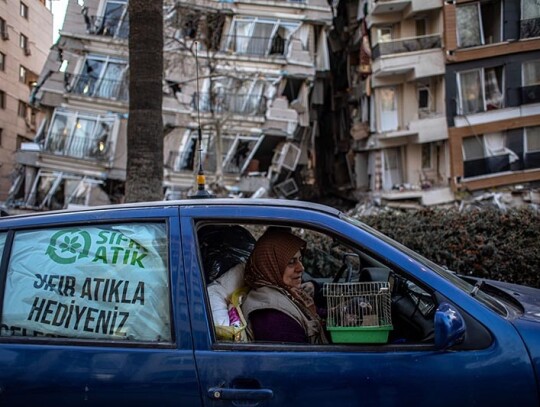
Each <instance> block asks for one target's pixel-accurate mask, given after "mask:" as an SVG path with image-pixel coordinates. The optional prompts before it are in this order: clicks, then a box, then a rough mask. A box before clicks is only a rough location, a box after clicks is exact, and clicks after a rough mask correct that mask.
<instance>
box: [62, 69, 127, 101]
mask: <svg viewBox="0 0 540 407" xmlns="http://www.w3.org/2000/svg"><path fill="white" fill-rule="evenodd" d="M70 79H73V82H71V83H72V84H73V85H72V86H68V88H67V90H68V92H69V93H74V94H76V95H81V96H87V97H92V98H100V99H109V100H118V101H122V102H127V100H128V98H129V96H128V85H127V83H126V81H119V80H113V79H105V78H101V79H99V78H95V77H92V76H90V75H72V76H71V77H70ZM68 82H69V81H68Z"/></svg>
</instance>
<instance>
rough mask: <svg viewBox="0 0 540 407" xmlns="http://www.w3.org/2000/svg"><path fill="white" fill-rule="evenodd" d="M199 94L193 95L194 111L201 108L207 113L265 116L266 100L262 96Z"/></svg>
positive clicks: (220, 93)
mask: <svg viewBox="0 0 540 407" xmlns="http://www.w3.org/2000/svg"><path fill="white" fill-rule="evenodd" d="M198 95H199V94H198V93H194V94H193V100H192V102H191V106H192V108H193V109H196V108H197V102H199V108H200V111H201V112H205V113H210V112H214V113H234V114H243V115H249V116H257V115H263V114H264V112H265V107H266V98H265V97H263V96H260V95H246V94H239V93H222V92H218V93H215V94H211V93H200V101H199V100H198Z"/></svg>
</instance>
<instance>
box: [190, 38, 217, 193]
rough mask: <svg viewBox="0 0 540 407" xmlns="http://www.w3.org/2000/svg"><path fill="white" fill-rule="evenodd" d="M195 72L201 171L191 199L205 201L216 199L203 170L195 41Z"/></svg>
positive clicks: (199, 95) (199, 94)
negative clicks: (207, 188) (209, 190)
mask: <svg viewBox="0 0 540 407" xmlns="http://www.w3.org/2000/svg"><path fill="white" fill-rule="evenodd" d="M194 45H195V71H196V78H197V133H198V143H199V171H198V172H197V191H195V193H194V194H192V195H190V196H189V198H191V199H204V198H214V195H212V194H211V193H210V192H208V191H207V190H206V176H205V175H204V170H203V155H202V151H203V150H202V129H201V111H200V103H199V102H200V100H201V93H200V92H199V57H198V55H197V48H198V46H199V43H198V41H195V43H194Z"/></svg>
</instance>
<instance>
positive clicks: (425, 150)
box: [422, 143, 433, 170]
mask: <svg viewBox="0 0 540 407" xmlns="http://www.w3.org/2000/svg"><path fill="white" fill-rule="evenodd" d="M432 147H433V145H432V144H431V143H426V144H422V169H423V170H430V169H432V168H433V162H432V159H431V157H432V150H433V149H432Z"/></svg>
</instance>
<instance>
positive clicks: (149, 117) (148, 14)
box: [125, 0, 163, 202]
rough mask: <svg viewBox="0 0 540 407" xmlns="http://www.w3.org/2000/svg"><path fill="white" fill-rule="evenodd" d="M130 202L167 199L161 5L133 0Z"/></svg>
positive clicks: (128, 196)
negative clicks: (164, 193) (164, 186)
mask: <svg viewBox="0 0 540 407" xmlns="http://www.w3.org/2000/svg"><path fill="white" fill-rule="evenodd" d="M128 7H129V8H128V12H129V24H130V27H129V67H130V72H129V119H128V134H127V144H128V145H127V174H126V191H125V195H126V202H139V201H155V200H161V199H162V198H163V117H162V103H163V0H151V1H149V0H130V1H129V6H128Z"/></svg>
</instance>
